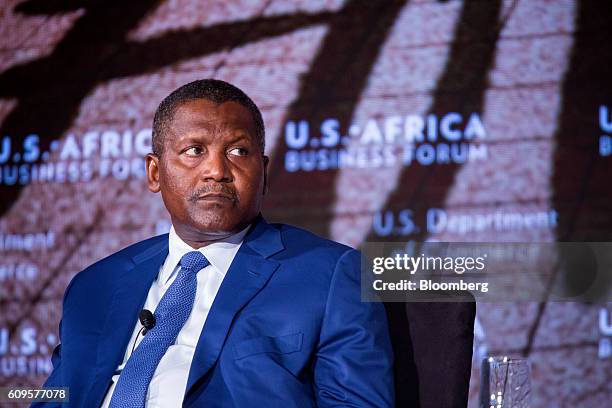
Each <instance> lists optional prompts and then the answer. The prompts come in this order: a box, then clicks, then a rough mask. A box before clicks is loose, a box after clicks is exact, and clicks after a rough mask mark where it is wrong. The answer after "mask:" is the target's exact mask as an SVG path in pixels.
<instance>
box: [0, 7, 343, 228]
mask: <svg viewBox="0 0 612 408" xmlns="http://www.w3.org/2000/svg"><path fill="white" fill-rule="evenodd" d="M159 4H160V0H136V1H128V2H125V1H120V0H105V1H102V0H98V1H89V2H84V1H70V2H63V1H46V0H45V1H36V0H31V1H28V2H25V3H22V4H20V5H19V6H18V7H17V11H19V12H22V13H24V14H29V15H34V14H52V13H57V12H65V11H69V10H74V9H78V8H84V10H85V12H84V14H83V16H81V17H80V18H79V19H78V20H77V21H76V22H75V24H74V25H73V27H72V28H71V29H70V30H69V31H68V33H67V34H66V35H65V37H64V38H63V39H62V40H61V41H60V42H59V44H58V45H57V46H56V48H55V49H54V50H53V52H52V53H51V54H50V55H49V56H47V57H44V58H41V59H38V60H35V61H32V62H28V63H25V64H22V65H18V66H15V67H12V68H10V69H8V70H6V71H5V72H3V73H2V74H0V97H3V98H15V99H17V102H18V104H17V107H16V108H15V109H13V110H12V111H11V113H10V114H9V115H8V116H7V118H6V119H5V120H4V122H3V123H2V128H1V129H0V135H10V136H12V138H13V140H14V141H15V142H14V143H13V145H14V147H15V149H14V152H15V151H16V152H17V153H20V154H22V153H23V152H21V151H19V150H18V149H19V148H21V147H22V146H21V145H22V142H23V139H24V138H25V137H26V136H27V135H30V134H37V135H39V137H40V145H39V148H40V150H41V151H43V152H44V151H48V150H49V148H50V143H51V141H52V140H55V139H58V138H59V137H60V136H61V135H62V133H63V132H64V131H65V130H66V129H68V128H69V126H70V125H71V123H72V121H73V120H74V118H75V117H76V115H77V113H78V109H79V106H80V104H81V102H82V101H83V99H84V98H85V97H86V96H87V94H89V93H90V92H91V91H92V90H93V89H94V88H95V87H96V86H97V85H99V84H101V83H105V82H107V81H109V80H111V79H114V78H121V77H126V76H131V75H142V74H146V73H149V72H154V71H155V70H158V69H160V68H163V67H166V66H168V65H170V64H173V63H177V62H180V61H182V60H185V59H188V58H193V57H199V56H205V55H207V54H210V53H213V52H218V51H222V50H224V49H227V48H230V47H235V46H239V45H241V44H246V43H249V42H253V41H257V40H260V39H263V38H268V37H274V36H278V35H282V34H285V33H288V32H292V31H295V30H297V29H300V28H303V27H307V26H310V25H314V24H319V23H324V22H326V21H327V20H328V19H329V17H330V16H332V15H333V13H329V12H322V13H318V14H304V13H295V14H291V15H280V16H274V17H260V18H254V19H251V20H248V21H239V22H234V23H222V24H217V25H213V26H210V27H203V28H195V29H190V30H178V31H174V32H170V33H167V34H164V35H162V36H161V37H157V38H152V39H149V40H146V41H143V42H132V41H129V40H128V39H127V38H126V37H127V33H128V32H129V31H130V30H131V29H133V28H135V27H136V26H137V24H138V23H139V22H140V21H141V20H142V18H143V17H144V16H146V15H147V13H149V12H151V11H152V10H154V8H155V7H157V6H158V5H159ZM40 161H41V160H40V159H39V160H37V162H38V163H39V162H40ZM10 164H12V163H11V162H7V165H10ZM23 187H24V185H21V184H15V185H10V186H7V185H2V186H0V216H2V215H4V214H5V213H6V212H7V211H8V210H9V209H10V208H11V206H12V204H13V203H14V202H15V201H16V200H17V198H18V197H19V194H20V192H21V190H22V189H23Z"/></svg>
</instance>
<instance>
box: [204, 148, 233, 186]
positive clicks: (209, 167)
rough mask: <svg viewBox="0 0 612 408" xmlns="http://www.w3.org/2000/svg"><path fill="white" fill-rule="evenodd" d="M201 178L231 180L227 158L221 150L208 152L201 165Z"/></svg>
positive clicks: (221, 180) (206, 179)
mask: <svg viewBox="0 0 612 408" xmlns="http://www.w3.org/2000/svg"><path fill="white" fill-rule="evenodd" d="M201 167H202V169H201V173H202V179H203V180H204V181H217V182H229V181H232V173H231V171H230V167H229V163H228V158H227V157H226V156H225V154H224V153H221V152H210V153H209V154H208V157H207V158H206V160H204V161H203V162H202V165H201Z"/></svg>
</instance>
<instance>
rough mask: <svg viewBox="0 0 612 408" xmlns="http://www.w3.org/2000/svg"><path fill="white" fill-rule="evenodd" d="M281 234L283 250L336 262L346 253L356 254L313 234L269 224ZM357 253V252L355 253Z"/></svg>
mask: <svg viewBox="0 0 612 408" xmlns="http://www.w3.org/2000/svg"><path fill="white" fill-rule="evenodd" d="M271 225H272V226H273V227H274V228H276V229H278V230H279V231H280V233H281V237H282V240H283V244H284V245H285V249H287V250H289V251H291V252H293V251H301V252H304V253H313V252H314V253H316V254H317V256H324V257H326V258H331V259H334V260H337V259H338V258H340V257H342V256H343V255H344V254H345V253H347V252H356V250H355V249H354V248H351V247H350V246H348V245H344V244H341V243H339V242H336V241H332V240H331V239H327V238H323V237H321V236H319V235H317V234H315V233H313V232H310V231H307V230H305V229H302V228H299V227H296V226H293V225H288V224H271ZM357 252H358V251H357Z"/></svg>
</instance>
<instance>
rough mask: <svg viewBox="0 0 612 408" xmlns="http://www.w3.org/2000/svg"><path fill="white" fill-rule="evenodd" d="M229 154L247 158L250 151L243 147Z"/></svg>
mask: <svg viewBox="0 0 612 408" xmlns="http://www.w3.org/2000/svg"><path fill="white" fill-rule="evenodd" d="M229 153H230V154H232V155H234V156H246V155H247V154H248V153H249V151H248V150H247V149H245V148H243V147H234V148H233V149H231V150H230V151H229Z"/></svg>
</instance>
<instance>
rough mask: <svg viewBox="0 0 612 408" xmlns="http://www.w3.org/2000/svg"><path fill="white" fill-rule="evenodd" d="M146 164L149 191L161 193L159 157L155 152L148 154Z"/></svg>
mask: <svg viewBox="0 0 612 408" xmlns="http://www.w3.org/2000/svg"><path fill="white" fill-rule="evenodd" d="M145 165H146V168H147V183H148V186H149V191H151V192H152V193H159V190H160V189H159V157H158V156H157V155H156V154H155V153H149V154H147V157H146V158H145Z"/></svg>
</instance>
